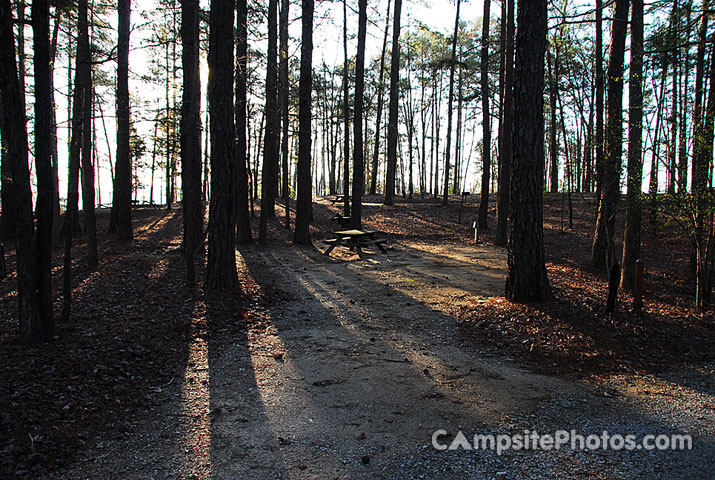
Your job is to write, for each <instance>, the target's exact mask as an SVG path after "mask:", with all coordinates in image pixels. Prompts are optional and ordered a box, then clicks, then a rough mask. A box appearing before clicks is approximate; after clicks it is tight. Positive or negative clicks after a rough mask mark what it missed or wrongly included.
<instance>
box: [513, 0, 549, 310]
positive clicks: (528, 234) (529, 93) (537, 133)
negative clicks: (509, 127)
mask: <svg viewBox="0 0 715 480" xmlns="http://www.w3.org/2000/svg"><path fill="white" fill-rule="evenodd" d="M546 5H547V2H546V0H538V1H537V0H534V1H529V2H519V8H518V11H517V34H516V58H515V72H514V123H515V124H516V125H519V128H517V129H514V132H513V137H512V154H513V156H512V173H511V185H510V189H511V210H510V213H511V220H512V221H511V226H510V228H509V243H508V248H507V255H508V256H507V264H508V273H507V279H506V297H507V298H508V299H509V300H511V301H517V302H523V301H532V300H543V299H546V298H548V297H550V296H551V287H550V285H549V279H548V276H547V272H546V265H545V259H544V257H545V255H544V230H543V204H542V191H543V182H544V99H543V91H544V52H545V51H546V31H547V21H546Z"/></svg>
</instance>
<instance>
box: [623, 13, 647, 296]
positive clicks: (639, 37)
mask: <svg viewBox="0 0 715 480" xmlns="http://www.w3.org/2000/svg"><path fill="white" fill-rule="evenodd" d="M628 96H629V100H628V102H629V106H628V192H627V196H626V204H627V206H626V233H625V237H624V239H623V268H622V269H621V287H622V288H625V289H628V290H631V289H632V288H633V286H634V284H635V275H636V260H638V259H639V258H640V250H641V190H642V186H643V185H642V184H643V158H642V154H643V148H642V144H641V142H642V135H643V0H632V12H631V66H630V78H629V91H628Z"/></svg>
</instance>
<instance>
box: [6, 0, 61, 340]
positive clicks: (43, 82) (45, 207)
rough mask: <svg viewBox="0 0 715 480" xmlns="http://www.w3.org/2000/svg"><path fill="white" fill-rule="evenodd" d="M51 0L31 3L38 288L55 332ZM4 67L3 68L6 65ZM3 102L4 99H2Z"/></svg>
mask: <svg viewBox="0 0 715 480" xmlns="http://www.w3.org/2000/svg"><path fill="white" fill-rule="evenodd" d="M49 26H50V17H49V1H48V0H35V1H33V2H32V27H33V51H34V60H33V65H34V71H35V172H36V175H37V204H36V207H35V214H36V216H37V231H36V242H37V287H38V293H39V315H40V321H41V324H42V330H43V331H47V332H48V333H49V332H51V331H52V326H53V316H52V240H53V223H54V220H55V218H54V213H55V212H54V210H55V209H54V205H55V197H56V191H55V176H54V170H53V166H52V142H53V139H54V140H55V141H56V136H55V134H54V132H53V127H54V124H53V121H52V116H53V109H52V105H53V101H52V81H51V77H52V72H51V69H50V68H51V67H50V66H51V62H52V59H51V53H50V39H49ZM3 68H4V67H3ZM0 103H1V102H0Z"/></svg>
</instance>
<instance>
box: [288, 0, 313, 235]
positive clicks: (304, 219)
mask: <svg viewBox="0 0 715 480" xmlns="http://www.w3.org/2000/svg"><path fill="white" fill-rule="evenodd" d="M301 5H302V10H303V12H302V13H303V15H302V22H301V23H302V38H301V47H300V52H301V55H300V84H299V86H298V90H299V92H298V101H299V106H298V168H297V171H296V176H297V177H298V179H297V181H298V196H297V201H296V213H295V232H294V234H293V242H294V243H298V244H303V245H310V243H311V242H310V225H309V224H310V217H311V213H312V212H311V210H312V200H313V199H312V196H313V192H312V180H311V177H310V164H311V141H312V137H311V133H312V131H311V130H312V127H311V102H312V100H311V93H312V90H313V67H312V65H313V8H314V7H313V0H302V3H301Z"/></svg>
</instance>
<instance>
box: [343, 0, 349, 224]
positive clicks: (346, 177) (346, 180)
mask: <svg viewBox="0 0 715 480" xmlns="http://www.w3.org/2000/svg"><path fill="white" fill-rule="evenodd" d="M347 5H348V3H347V0H343V57H344V62H343V125H344V131H343V133H344V134H345V137H344V139H343V215H344V216H346V217H349V216H350V103H349V101H350V96H349V95H348V90H349V87H350V75H349V73H350V64H349V59H348V6H347Z"/></svg>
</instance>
